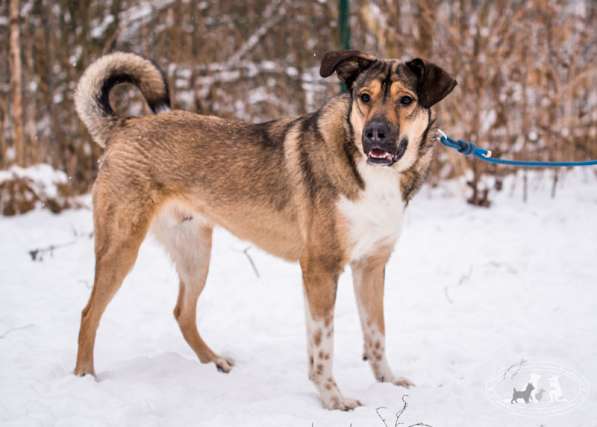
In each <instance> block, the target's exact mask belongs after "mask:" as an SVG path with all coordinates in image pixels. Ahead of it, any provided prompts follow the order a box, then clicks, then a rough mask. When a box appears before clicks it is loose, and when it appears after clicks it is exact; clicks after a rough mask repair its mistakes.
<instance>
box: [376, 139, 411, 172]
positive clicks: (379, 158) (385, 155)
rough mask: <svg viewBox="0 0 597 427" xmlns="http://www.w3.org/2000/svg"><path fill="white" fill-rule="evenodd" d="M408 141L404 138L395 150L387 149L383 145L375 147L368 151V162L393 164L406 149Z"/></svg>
mask: <svg viewBox="0 0 597 427" xmlns="http://www.w3.org/2000/svg"><path fill="white" fill-rule="evenodd" d="M407 145H408V141H407V140H406V139H403V140H402V141H401V142H400V145H398V148H397V150H396V151H395V152H391V151H388V150H385V149H383V148H381V147H373V148H371V149H370V150H369V151H368V152H367V163H369V164H371V165H382V166H392V165H393V164H394V163H396V162H397V161H398V160H399V159H400V158H401V157H402V156H403V155H404V152H405V151H406V147H407Z"/></svg>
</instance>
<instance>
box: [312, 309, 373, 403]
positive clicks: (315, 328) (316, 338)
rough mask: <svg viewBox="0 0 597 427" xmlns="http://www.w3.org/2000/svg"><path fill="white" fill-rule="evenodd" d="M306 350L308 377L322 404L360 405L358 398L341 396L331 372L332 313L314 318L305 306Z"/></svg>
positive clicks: (332, 353)
mask: <svg viewBox="0 0 597 427" xmlns="http://www.w3.org/2000/svg"><path fill="white" fill-rule="evenodd" d="M306 318H307V351H308V356H309V379H310V380H311V381H312V382H313V384H315V387H317V390H318V391H319V395H320V398H321V401H322V403H323V406H324V407H326V408H327V409H340V410H343V411H347V410H351V409H354V408H356V407H357V406H360V405H361V403H360V402H359V401H358V400H354V399H347V398H345V397H344V396H342V393H340V390H339V389H338V386H337V384H336V381H335V380H334V376H333V373H332V367H333V356H334V325H333V319H332V315H330V316H329V318H327V319H325V320H315V319H313V318H312V317H311V314H310V312H309V308H308V301H307V308H306Z"/></svg>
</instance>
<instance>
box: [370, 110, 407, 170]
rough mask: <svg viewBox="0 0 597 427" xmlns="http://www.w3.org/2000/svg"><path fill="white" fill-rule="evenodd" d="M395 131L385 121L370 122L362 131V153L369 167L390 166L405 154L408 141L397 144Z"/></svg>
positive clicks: (403, 140) (404, 139) (404, 140)
mask: <svg viewBox="0 0 597 427" xmlns="http://www.w3.org/2000/svg"><path fill="white" fill-rule="evenodd" d="M397 133H398V132H397V131H395V130H393V129H392V127H391V126H390V125H389V124H388V123H387V122H386V121H385V120H372V121H370V122H369V123H367V125H366V126H365V129H363V151H364V152H365V155H366V156H367V163H369V164H370V165H381V166H392V165H393V164H394V163H396V162H397V161H398V160H400V158H401V157H402V156H403V155H404V153H405V152H406V147H407V146H408V140H407V139H406V138H403V139H402V141H400V144H398V143H397Z"/></svg>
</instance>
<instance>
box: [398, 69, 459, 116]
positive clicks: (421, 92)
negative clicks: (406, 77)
mask: <svg viewBox="0 0 597 427" xmlns="http://www.w3.org/2000/svg"><path fill="white" fill-rule="evenodd" d="M406 66H407V67H408V69H409V70H410V71H412V73H413V74H414V75H415V76H416V78H417V96H418V97H419V104H421V105H422V106H423V107H425V108H430V107H431V106H432V105H434V104H436V103H438V102H439V101H441V100H442V99H444V98H445V97H446V96H448V94H449V93H450V92H452V89H454V87H456V84H457V82H456V80H454V79H453V78H452V76H450V75H449V74H448V73H447V72H445V71H444V70H443V69H441V68H440V67H438V66H437V65H435V64H433V63H431V62H427V61H424V60H422V59H420V58H415V59H413V60H412V61H409V62H407V63H406Z"/></svg>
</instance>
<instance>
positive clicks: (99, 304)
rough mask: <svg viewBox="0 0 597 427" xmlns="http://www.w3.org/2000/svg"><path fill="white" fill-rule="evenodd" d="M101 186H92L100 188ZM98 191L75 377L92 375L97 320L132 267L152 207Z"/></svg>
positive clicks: (96, 193)
mask: <svg viewBox="0 0 597 427" xmlns="http://www.w3.org/2000/svg"><path fill="white" fill-rule="evenodd" d="M100 185H101V184H99V185H98V184H96V189H97V187H100ZM114 200H116V199H115V198H114V197H110V196H109V195H106V194H105V193H103V194H102V190H101V189H99V190H97V191H95V194H94V212H93V213H94V223H95V280H94V283H93V290H92V291H91V296H90V297H89V301H88V303H87V305H86V306H85V308H84V309H83V312H82V314H81V328H80V330H79V348H78V351H77V365H76V367H75V374H76V375H79V376H83V375H85V374H92V375H94V374H95V371H94V365H93V349H94V345H95V336H96V332H97V328H98V326H99V322H100V319H101V317H102V314H103V313H104V311H105V309H106V307H107V306H108V304H109V302H110V301H111V300H112V297H113V296H114V295H115V294H116V292H117V291H118V289H119V288H120V286H121V284H122V281H123V280H124V278H125V277H126V275H127V274H128V272H129V270H130V269H131V267H132V266H133V264H134V263H135V259H136V258H137V253H138V251H139V246H140V245H141V243H142V242H143V239H144V237H145V235H146V233H147V229H148V226H149V221H150V218H151V216H152V206H147V205H146V206H140V205H138V204H137V205H135V203H134V202H130V203H125V202H123V201H119V202H114Z"/></svg>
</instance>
